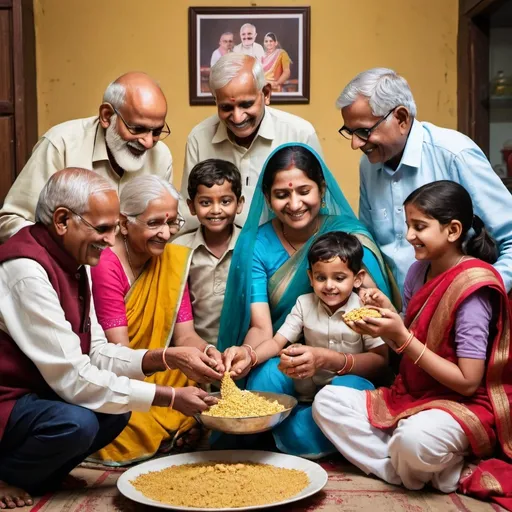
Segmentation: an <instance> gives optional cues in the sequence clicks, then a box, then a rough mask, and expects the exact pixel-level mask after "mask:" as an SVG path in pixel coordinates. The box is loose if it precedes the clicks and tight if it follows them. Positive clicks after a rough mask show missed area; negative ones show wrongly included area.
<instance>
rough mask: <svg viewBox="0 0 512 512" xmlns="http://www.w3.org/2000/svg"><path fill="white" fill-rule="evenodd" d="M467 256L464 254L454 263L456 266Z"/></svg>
mask: <svg viewBox="0 0 512 512" xmlns="http://www.w3.org/2000/svg"><path fill="white" fill-rule="evenodd" d="M465 257H466V255H465V254H463V255H462V256H461V257H460V258H459V259H458V260H457V263H455V265H453V266H454V267H456V266H457V265H458V264H459V263H460V262H461V261H462V260H463V259H464V258H465Z"/></svg>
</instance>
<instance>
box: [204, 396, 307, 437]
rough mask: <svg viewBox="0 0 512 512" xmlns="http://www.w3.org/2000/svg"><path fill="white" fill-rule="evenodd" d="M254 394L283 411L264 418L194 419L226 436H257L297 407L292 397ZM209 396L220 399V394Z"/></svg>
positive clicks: (212, 417)
mask: <svg viewBox="0 0 512 512" xmlns="http://www.w3.org/2000/svg"><path fill="white" fill-rule="evenodd" d="M253 393H254V394H256V395H259V396H262V397H264V398H266V399H267V400H270V401H272V402H273V401H274V400H276V401H277V402H278V403H280V404H281V405H283V406H284V407H285V409H284V411H281V412H276V413H274V414H267V415H266V416H249V417H244V418H223V417H220V416H205V415H204V414H197V415H196V419H197V420H198V421H199V422H200V423H202V424H203V425H204V426H205V427H206V428H209V429H210V430H219V431H220V432H224V433H226V434H257V433H259V432H265V430H270V429H272V428H274V427H275V426H276V425H279V423H281V422H282V421H283V420H285V419H286V418H287V417H288V416H289V414H290V412H291V411H292V409H293V408H294V407H295V406H296V405H297V400H296V399H295V398H293V396H289V395H283V394H280V393H268V392H265V391H253ZM210 394H211V396H214V397H216V398H220V392H218V393H210Z"/></svg>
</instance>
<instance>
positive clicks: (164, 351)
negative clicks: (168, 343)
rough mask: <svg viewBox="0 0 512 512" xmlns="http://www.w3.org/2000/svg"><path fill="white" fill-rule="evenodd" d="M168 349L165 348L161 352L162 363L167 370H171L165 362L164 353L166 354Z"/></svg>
mask: <svg viewBox="0 0 512 512" xmlns="http://www.w3.org/2000/svg"><path fill="white" fill-rule="evenodd" d="M168 348H169V347H165V348H164V350H163V352H162V361H163V363H164V366H165V367H166V368H167V369H168V370H172V368H171V367H170V366H169V365H168V364H167V361H166V360H165V353H166V352H167V349H168Z"/></svg>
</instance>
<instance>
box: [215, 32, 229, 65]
mask: <svg viewBox="0 0 512 512" xmlns="http://www.w3.org/2000/svg"><path fill="white" fill-rule="evenodd" d="M233 41H234V39H233V32H224V33H223V34H221V36H220V39H219V47H218V48H217V49H216V50H215V51H214V52H213V53H212V58H211V59H210V66H214V65H215V64H216V63H217V61H218V60H219V59H220V58H221V57H222V56H223V55H226V53H229V52H232V51H233Z"/></svg>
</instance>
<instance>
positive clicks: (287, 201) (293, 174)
mask: <svg viewBox="0 0 512 512" xmlns="http://www.w3.org/2000/svg"><path fill="white" fill-rule="evenodd" d="M267 201H268V202H269V204H270V207H271V208H272V210H273V212H274V213H275V214H276V216H277V218H278V219H279V220H280V221H281V222H282V223H283V225H284V226H286V231H289V230H303V229H305V228H308V227H310V226H311V225H312V224H313V223H314V222H316V220H317V217H318V214H319V212H320V206H321V203H322V191H321V190H320V189H319V188H318V185H317V184H316V183H315V182H314V181H313V180H311V179H309V178H308V177H307V175H306V173H305V172H304V171H302V170H301V169H297V168H293V169H290V170H283V171H279V172H277V173H276V175H275V177H274V182H273V183H272V188H271V189H270V197H269V198H267Z"/></svg>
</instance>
